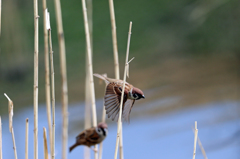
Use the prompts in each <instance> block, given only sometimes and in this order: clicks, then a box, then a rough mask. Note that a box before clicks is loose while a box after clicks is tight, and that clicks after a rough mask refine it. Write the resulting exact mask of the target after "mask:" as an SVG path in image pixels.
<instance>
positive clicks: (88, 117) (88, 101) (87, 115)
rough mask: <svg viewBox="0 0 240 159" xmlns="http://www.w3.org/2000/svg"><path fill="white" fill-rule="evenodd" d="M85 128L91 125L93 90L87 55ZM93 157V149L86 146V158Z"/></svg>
mask: <svg viewBox="0 0 240 159" xmlns="http://www.w3.org/2000/svg"><path fill="white" fill-rule="evenodd" d="M84 122H85V123H84V128H85V129H87V128H90V127H91V92H90V81H89V72H88V60H87V57H86V79H85V120H84ZM90 158H91V149H90V148H89V147H87V146H84V159H90Z"/></svg>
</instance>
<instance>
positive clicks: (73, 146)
mask: <svg viewBox="0 0 240 159" xmlns="http://www.w3.org/2000/svg"><path fill="white" fill-rule="evenodd" d="M77 146H78V144H77V143H76V144H74V145H72V146H71V147H70V148H69V152H71V151H72V150H73V149H74V148H75V147H77Z"/></svg>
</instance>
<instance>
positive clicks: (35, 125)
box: [33, 0, 39, 159]
mask: <svg viewBox="0 0 240 159" xmlns="http://www.w3.org/2000/svg"><path fill="white" fill-rule="evenodd" d="M33 4H34V86H33V92H34V93H33V106H34V159H38V50H39V49H38V39H39V37H38V18H39V15H38V0H33Z"/></svg>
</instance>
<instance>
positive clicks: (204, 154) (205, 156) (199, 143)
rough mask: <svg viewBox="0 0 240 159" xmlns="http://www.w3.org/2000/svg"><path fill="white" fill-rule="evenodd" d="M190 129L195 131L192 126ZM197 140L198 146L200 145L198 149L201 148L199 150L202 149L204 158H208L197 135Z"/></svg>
mask: <svg viewBox="0 0 240 159" xmlns="http://www.w3.org/2000/svg"><path fill="white" fill-rule="evenodd" d="M192 130H193V133H195V129H194V128H192ZM197 142H198V146H199V147H200V149H201V151H202V154H203V157H204V159H208V158H207V154H206V151H205V150H204V148H203V145H202V142H201V140H200V138H199V137H197Z"/></svg>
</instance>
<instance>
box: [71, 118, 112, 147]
mask: <svg viewBox="0 0 240 159" xmlns="http://www.w3.org/2000/svg"><path fill="white" fill-rule="evenodd" d="M107 127H108V126H107V124H106V123H103V122H101V123H99V124H98V126H97V127H92V128H89V129H86V130H84V131H82V132H81V133H80V134H79V135H78V136H77V137H76V143H75V144H74V145H72V146H71V147H70V148H69V151H70V152H71V151H72V150H73V149H74V148H75V147H77V146H78V145H85V146H88V147H91V146H93V145H96V144H99V143H100V142H102V141H103V140H104V139H105V137H106V136H107V133H108V129H107ZM94 151H95V150H94Z"/></svg>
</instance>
